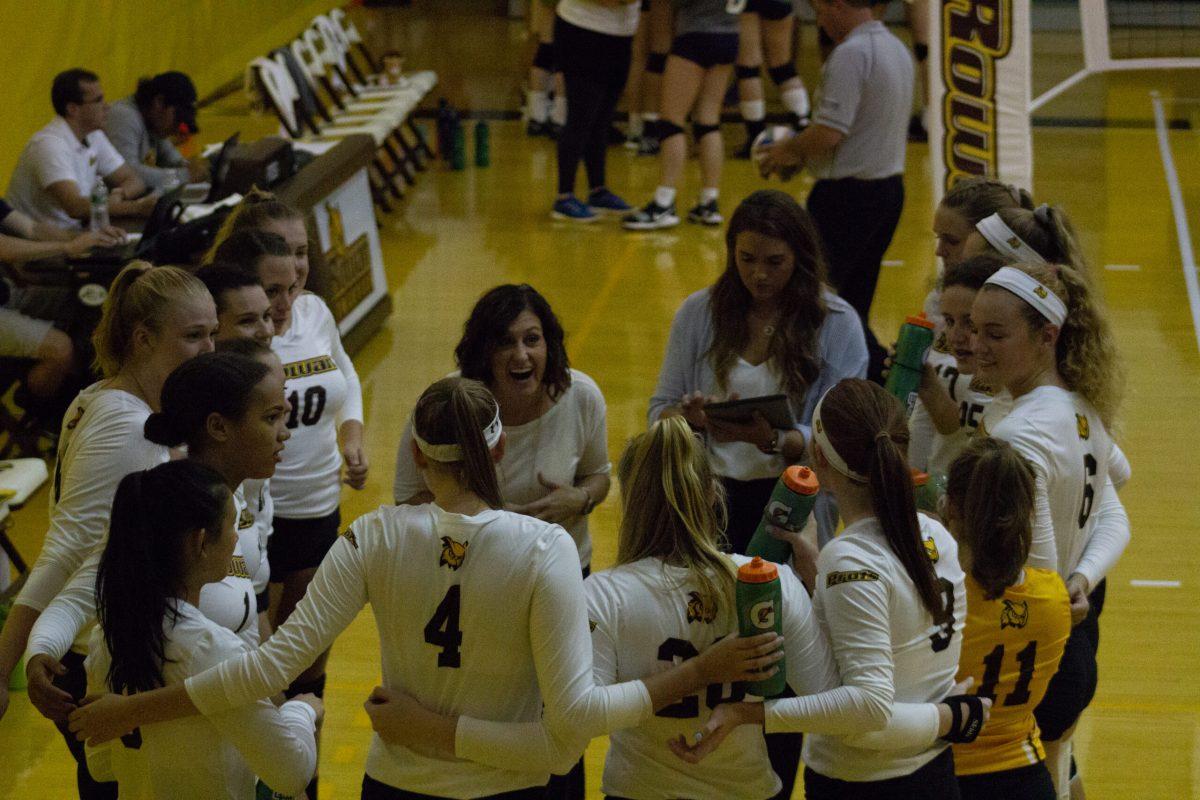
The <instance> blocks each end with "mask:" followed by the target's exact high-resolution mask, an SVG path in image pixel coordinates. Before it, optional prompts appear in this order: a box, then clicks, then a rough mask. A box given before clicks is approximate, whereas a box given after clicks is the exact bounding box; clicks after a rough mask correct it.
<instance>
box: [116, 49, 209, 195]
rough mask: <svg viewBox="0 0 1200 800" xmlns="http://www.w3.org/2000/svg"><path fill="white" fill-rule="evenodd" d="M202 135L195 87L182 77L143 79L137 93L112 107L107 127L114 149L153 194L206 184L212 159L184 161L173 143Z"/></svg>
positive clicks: (175, 74)
mask: <svg viewBox="0 0 1200 800" xmlns="http://www.w3.org/2000/svg"><path fill="white" fill-rule="evenodd" d="M199 131H200V128H199V127H197V126H196V87H195V85H194V84H193V83H192V79H191V78H189V77H188V76H187V75H184V74H183V73H182V72H164V73H162V74H161V75H155V76H154V77H153V78H142V79H140V80H139V81H138V85H137V91H135V92H134V93H133V94H132V95H130V96H129V97H123V98H121V99H120V100H118V101H117V102H115V103H113V104H112V107H111V108H110V109H109V113H108V119H107V121H105V123H104V133H105V134H106V135H107V136H108V140H109V141H110V142H112V146H113V147H115V148H116V150H117V152H118V153H120V154H121V157H122V158H123V159H125V163H126V164H128V165H129V166H131V167H132V168H133V171H134V172H136V173H137V176H138V177H139V178H141V179H142V183H144V184H146V185H147V186H149V187H150V188H151V189H165V188H167V187H169V186H172V185H175V184H180V183H195V182H197V181H203V180H207V179H208V172H209V164H208V159H206V158H202V157H197V158H191V159H188V158H184V157H183V156H182V155H180V154H179V151H178V150H176V149H175V144H174V143H173V142H172V141H171V140H172V139H174V138H175V137H186V136H191V135H193V134H195V133H198V132H199Z"/></svg>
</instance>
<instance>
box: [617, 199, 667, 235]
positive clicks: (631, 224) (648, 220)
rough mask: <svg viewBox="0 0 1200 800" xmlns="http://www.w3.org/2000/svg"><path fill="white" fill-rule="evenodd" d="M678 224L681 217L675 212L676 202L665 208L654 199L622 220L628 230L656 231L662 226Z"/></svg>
mask: <svg viewBox="0 0 1200 800" xmlns="http://www.w3.org/2000/svg"><path fill="white" fill-rule="evenodd" d="M678 224H679V217H678V216H676V214H675V204H674V203H672V204H671V205H669V206H667V207H666V208H664V207H662V206H660V205H659V204H658V203H656V202H654V201H653V200H651V201H650V202H649V203H646V205H644V206H643V207H642V208H641V210H640V211H635V212H634V213H632V214H630V215H629V216H627V217H625V219H624V220H622V222H621V225H622V226H623V227H624V228H625V230H628V231H656V230H658V229H660V228H673V227H675V226H676V225H678Z"/></svg>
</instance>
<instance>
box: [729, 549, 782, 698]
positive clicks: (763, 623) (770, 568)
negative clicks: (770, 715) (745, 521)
mask: <svg viewBox="0 0 1200 800" xmlns="http://www.w3.org/2000/svg"><path fill="white" fill-rule="evenodd" d="M736 594H737V613H738V633H740V634H741V635H742V636H757V635H759V634H760V633H767V632H768V631H775V632H776V633H778V634H782V633H783V589H782V588H780V584H779V570H778V569H776V568H775V565H774V564H772V563H771V562H770V561H763V560H762V558H761V557H759V556H755V557H754V558H753V559H752V560H751V561H750V563H748V564H742V566H741V568H740V569H738V576H737V593H736ZM772 667H778V670H777V671H776V672H775V674H774V675H772V676H771V677H769V678H764V679H762V680H761V681H753V682H750V683H747V684H746V692H747V693H749V694H752V695H755V696H756V697H762V698H764V699H766V698H768V697H775V696H777V695H779V694H782V693H783V690H784V687H785V686H787V672H786V670H785V669H784V663H783V659H780V660H779V661H777V662H775V663H774V664H773V665H772ZM770 668H771V667H768V669H770Z"/></svg>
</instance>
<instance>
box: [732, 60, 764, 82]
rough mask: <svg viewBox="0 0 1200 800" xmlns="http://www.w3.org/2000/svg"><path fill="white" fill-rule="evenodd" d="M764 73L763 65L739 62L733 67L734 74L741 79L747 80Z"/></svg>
mask: <svg viewBox="0 0 1200 800" xmlns="http://www.w3.org/2000/svg"><path fill="white" fill-rule="evenodd" d="M761 73H762V65H761V64H756V65H754V66H753V67H749V66H746V65H745V64H738V65H737V66H736V67H734V68H733V74H734V75H736V76H737V79H738V80H739V81H747V80H750V79H751V78H757V77H758V76H759V75H760V74H761Z"/></svg>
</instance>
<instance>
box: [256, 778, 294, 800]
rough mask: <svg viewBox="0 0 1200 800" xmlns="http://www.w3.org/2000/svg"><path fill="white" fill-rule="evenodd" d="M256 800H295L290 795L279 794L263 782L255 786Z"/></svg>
mask: <svg viewBox="0 0 1200 800" xmlns="http://www.w3.org/2000/svg"><path fill="white" fill-rule="evenodd" d="M254 800H293V799H292V798H291V797H289V796H288V795H284V794H280V793H279V792H277V791H275V790H274V789H272V788H271V787H270V786H267V785H266V784H265V783H263V782H262V781H261V780H260V781H258V782H257V783H256V784H255V786H254Z"/></svg>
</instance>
